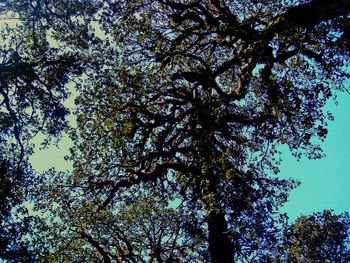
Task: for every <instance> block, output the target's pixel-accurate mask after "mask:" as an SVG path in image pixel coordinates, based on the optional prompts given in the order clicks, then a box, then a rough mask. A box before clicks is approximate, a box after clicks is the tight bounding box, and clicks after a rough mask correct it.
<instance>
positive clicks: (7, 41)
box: [0, 1, 81, 262]
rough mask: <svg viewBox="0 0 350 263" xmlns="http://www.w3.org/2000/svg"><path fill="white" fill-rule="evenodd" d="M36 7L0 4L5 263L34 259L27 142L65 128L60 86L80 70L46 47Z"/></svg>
mask: <svg viewBox="0 0 350 263" xmlns="http://www.w3.org/2000/svg"><path fill="white" fill-rule="evenodd" d="M36 7H37V6H36V5H35V4H34V5H32V3H30V2H24V1H19V2H18V1H2V2H1V3H0V20H1V25H0V34H1V42H0V156H1V157H0V200H1V201H0V202H1V203H0V229H1V230H0V244H1V246H0V259H6V260H8V261H9V262H19V261H23V262H28V261H30V260H32V259H33V255H32V251H30V250H31V249H30V248H29V247H28V246H27V245H28V244H27V242H26V241H25V240H24V238H25V236H26V235H28V234H30V231H31V229H30V228H29V226H30V222H29V221H30V219H31V217H30V216H29V214H28V211H27V208H26V207H25V206H24V201H28V198H29V195H28V189H29V186H30V185H31V184H32V180H33V177H34V172H33V170H32V169H31V167H30V164H28V157H29V155H30V154H31V153H32V147H33V146H32V145H31V140H32V139H33V138H34V137H35V136H36V135H37V134H39V133H44V134H47V135H49V136H50V137H51V138H49V139H52V137H57V136H59V135H60V134H61V132H62V130H63V129H64V128H65V127H66V124H67V123H66V116H67V114H68V110H67V109H66V108H65V107H64V106H63V104H62V103H63V101H64V99H66V98H67V97H68V93H69V92H68V90H67V89H66V88H65V85H66V84H67V83H68V82H69V81H70V76H72V75H73V74H74V75H76V74H79V72H80V70H81V65H80V64H79V63H77V61H75V59H74V54H72V53H71V52H68V51H67V50H63V49H59V48H52V47H51V46H50V45H49V42H48V39H47V38H46V35H45V34H46V33H47V31H45V27H44V26H43V25H42V24H39V23H37V22H38V21H37V15H36V12H35V9H36ZM10 21H11V22H12V21H15V23H16V25H15V26H14V25H9V22H10ZM29 199H30V198H29Z"/></svg>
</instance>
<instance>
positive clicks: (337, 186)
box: [30, 93, 350, 221]
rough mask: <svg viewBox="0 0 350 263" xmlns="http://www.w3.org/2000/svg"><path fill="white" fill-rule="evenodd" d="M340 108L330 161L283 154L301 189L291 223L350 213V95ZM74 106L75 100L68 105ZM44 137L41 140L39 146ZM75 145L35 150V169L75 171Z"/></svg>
mask: <svg viewBox="0 0 350 263" xmlns="http://www.w3.org/2000/svg"><path fill="white" fill-rule="evenodd" d="M337 101H338V104H337V105H335V103H334V102H332V101H330V102H329V103H328V105H327V106H326V107H327V109H329V110H330V111H331V112H332V113H333V115H334V118H335V120H334V121H333V122H331V123H330V124H329V130H328V137H327V139H326V141H325V142H324V143H323V144H322V148H323V149H324V153H325V155H326V157H324V158H323V159H319V160H308V159H306V158H302V159H301V160H300V161H297V160H296V159H295V158H294V157H293V156H292V155H291V154H290V153H289V152H288V151H287V150H284V151H283V155H282V158H283V162H282V165H281V169H280V170H281V172H280V175H279V176H281V177H282V178H290V177H291V178H295V179H298V180H299V181H300V182H301V185H300V186H299V187H298V188H296V189H294V190H293V191H292V192H291V193H290V195H289V200H288V202H287V203H286V205H285V206H284V207H283V208H282V210H281V211H282V212H287V214H288V215H289V218H290V220H291V221H294V220H295V219H296V218H297V217H298V216H300V215H302V214H304V215H307V214H311V213H314V212H317V211H322V210H324V209H334V211H335V213H337V214H338V213H341V212H345V211H349V212H350V136H349V135H350V94H347V93H340V94H339V96H338V99H337ZM68 104H70V105H72V100H70V101H68ZM43 138H44V137H42V138H40V137H38V138H37V140H36V141H37V142H38V143H39V142H40V141H41V140H42V139H43ZM71 146H72V142H71V141H70V140H68V139H64V140H62V141H61V142H60V143H59V148H56V147H54V146H52V147H50V148H49V149H46V150H39V149H38V148H39V147H38V148H37V149H36V150H35V154H34V155H33V156H32V157H31V158H30V161H31V163H32V165H33V167H34V168H35V169H36V170H37V171H39V172H42V171H45V170H47V169H49V168H51V167H55V169H57V170H62V171H65V170H69V169H71V165H72V164H71V163H66V162H65V160H64V156H65V155H66V154H68V150H69V148H70V147H71Z"/></svg>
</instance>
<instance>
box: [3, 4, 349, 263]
mask: <svg viewBox="0 0 350 263" xmlns="http://www.w3.org/2000/svg"><path fill="white" fill-rule="evenodd" d="M349 13H350V4H349V3H348V2H347V1H342V0H333V1H327V0H312V1H302V0H300V1H274V0H260V1H253V0H244V1H235V0H202V1H199V0H196V1H195V0H188V1H186V0H181V1H180V0H156V1H154V0H152V1H151V0H135V1H127V0H104V1H102V0H89V1H84V0H78V1H73V0H64V1H59V2H57V1H51V0H36V1H13V0H6V1H2V3H1V4H0V14H1V15H2V17H4V19H15V20H16V21H18V23H17V24H16V26H14V27H10V26H4V27H3V28H2V32H1V34H2V39H3V44H2V45H1V46H0V52H1V53H0V54H1V61H0V62H1V63H0V76H1V82H0V94H1V97H0V98H1V104H0V107H1V111H0V120H1V123H0V128H1V131H0V146H1V148H0V150H1V151H2V152H4V154H3V155H4V157H3V158H4V161H2V160H1V161H2V162H1V167H5V168H6V167H7V164H6V160H12V162H13V163H14V167H15V168H14V169H16V170H17V174H21V175H22V174H28V176H27V177H28V178H24V177H23V176H17V175H12V174H8V173H5V172H4V173H2V172H1V173H0V176H3V175H2V174H6V177H4V178H5V179H2V177H0V180H4V183H3V184H2V185H4V186H1V188H0V190H1V191H0V195H4V196H9V197H11V196H12V192H11V191H12V190H8V189H10V188H8V187H7V186H6V185H7V183H6V182H7V181H6V180H9V182H11V183H13V182H17V181H18V182H21V180H22V181H23V182H24V186H23V189H25V192H26V194H23V195H25V196H23V197H21V195H20V194H19V192H20V191H21V190H16V191H19V192H18V193H17V194H15V195H16V197H17V198H19V199H22V200H23V198H27V200H29V202H31V203H32V204H34V209H35V211H36V213H42V216H36V217H34V216H31V217H30V218H31V220H30V222H29V223H28V224H30V229H31V233H29V236H30V238H29V239H27V241H28V242H29V244H30V245H29V246H31V250H32V251H33V252H32V253H33V255H35V256H34V257H35V258H36V259H37V260H39V261H41V260H42V261H45V260H49V261H51V262H58V261H59V262H70V261H74V260H77V261H79V262H80V261H82V262H94V261H99V260H103V261H104V262H111V261H112V260H114V261H116V262H169V263H170V262H211V263H219V262H220V263H226V262H227V263H228V262H271V261H272V260H274V259H276V258H277V256H278V255H281V253H282V256H281V258H282V259H283V258H284V259H285V258H286V257H287V256H286V254H283V251H285V250H286V248H288V249H289V250H288V251H291V253H292V254H291V255H292V257H296V258H298V260H299V259H301V258H303V257H305V258H310V260H315V259H314V258H313V257H314V256H316V254H317V253H318V252H315V251H313V252H310V253H309V252H304V250H300V249H301V246H302V242H304V241H301V240H299V239H298V238H299V237H300V235H301V233H303V231H306V232H307V231H308V230H307V229H308V228H309V227H310V224H308V222H307V221H308V220H311V217H310V218H308V217H302V218H300V219H298V220H299V221H298V220H297V222H296V223H295V224H294V225H293V226H291V228H290V226H288V223H287V218H286V215H284V214H280V213H279V211H278V209H279V208H280V207H281V206H282V205H283V204H284V203H285V202H286V201H287V198H288V193H289V191H290V190H291V189H293V188H294V187H296V186H297V185H298V182H296V181H294V180H292V179H290V180H283V179H280V178H279V177H278V174H279V165H280V162H281V156H280V152H279V149H280V146H281V145H287V146H288V147H289V149H290V151H291V152H292V153H293V154H294V155H295V156H296V158H300V157H301V156H302V155H305V156H307V157H308V158H313V159H317V158H321V157H322V150H321V147H320V143H321V142H322V141H323V140H324V139H325V138H326V135H327V124H328V121H330V120H332V115H331V113H329V112H325V110H324V109H323V106H324V105H325V103H326V102H327V101H328V100H329V99H330V98H332V96H334V95H335V94H336V93H337V92H339V91H344V90H345V85H344V82H345V81H346V80H347V79H348V77H349V74H348V69H347V67H348V66H349V65H348V61H349V51H350V46H349V41H350V40H349V37H350V36H349V27H350V20H349V18H348V15H349ZM68 85H71V86H73V87H74V89H75V92H74V94H71V96H76V100H75V104H76V108H75V109H74V111H73V112H72V114H73V115H74V116H75V117H76V121H77V125H71V126H68V123H67V116H68V114H69V109H67V108H65V107H64V105H63V102H64V100H65V99H66V98H67V97H68V96H69V89H68ZM63 129H66V132H67V133H68V134H69V136H70V137H71V139H72V140H73V142H74V146H73V148H72V149H71V153H70V155H69V157H68V158H69V159H70V160H71V161H73V163H74V169H73V171H69V172H66V173H60V172H56V171H55V170H50V171H47V172H46V173H44V174H42V175H34V174H33V172H32V171H31V169H30V166H28V164H27V158H28V156H29V154H31V150H32V145H30V143H31V140H32V138H34V136H35V135H36V134H38V133H45V134H47V135H48V138H53V137H59V136H60V135H61V132H62V131H63ZM9 148H11V149H13V150H12V153H11V154H10V153H9V150H8V149H9ZM13 154H14V155H15V156H13ZM13 160H14V161H13ZM2 163H4V164H3V165H2ZM5 168H4V169H5ZM1 169H2V168H1ZM6 169H7V168H6ZM1 171H2V170H1ZM6 178H7V179H6ZM1 182H2V181H1ZM10 185H11V184H10ZM14 187H16V189H21V187H22V186H21V185H20V184H16V186H14ZM2 189H4V190H2ZM14 189H15V188H14ZM14 191H15V190H14ZM6 200H7V199H6ZM8 200H10V199H8ZM3 204H4V205H3V206H4V207H6V206H7V205H8V203H6V202H4V203H3ZM1 205H2V204H1ZM13 205H14V204H12V205H10V206H13ZM3 206H1V207H0V208H2V207H3ZM1 211H2V210H0V212H1ZM4 211H5V210H4ZM6 211H9V208H6ZM27 216H28V215H27ZM323 216H324V218H325V219H324V220H333V219H332V218H334V220H335V221H337V220H338V217H337V216H335V215H331V213H330V212H328V214H327V213H326V212H324V214H323ZM319 217H320V218H321V217H322V215H319ZM25 218H27V217H25ZM339 218H340V217H339ZM0 220H3V219H2V217H0ZM320 220H321V219H320ZM304 221H305V222H304ZM314 224H315V227H318V225H317V223H314ZM316 225H317V226H316ZM299 228H300V229H299ZM288 229H289V230H290V229H292V230H290V231H289V230H288ZM335 231H338V230H335ZM288 233H289V234H288ZM291 233H292V234H291ZM0 234H2V233H1V232H0ZM294 234H295V238H292V239H290V240H291V241H290V242H292V244H289V243H288V244H287V245H286V243H285V240H286V239H287V238H288V235H292V236H293V235H294ZM0 237H1V236H0ZM333 237H334V238H335V239H337V238H338V237H337V236H336V235H334V236H332V238H333ZM303 240H304V239H303ZM306 242H307V241H306ZM310 242H311V241H310ZM313 242H314V243H315V242H316V243H317V242H318V241H312V242H311V243H313ZM322 242H323V241H322ZM324 242H328V241H324ZM317 244H318V243H317ZM325 244H326V243H325ZM327 244H328V243H327ZM318 246H321V245H318ZM325 246H327V245H325ZM9 247H14V245H9ZM310 249H311V250H312V248H311V246H310ZM327 249H328V247H327ZM334 251H336V250H334ZM334 251H333V250H330V249H329V251H328V252H329V253H335V252H334ZM288 253H289V252H288ZM0 256H1V254H0ZM317 257H323V255H320V254H317ZM276 260H277V259H276ZM332 260H334V259H333V258H332V259H330V262H333V261H332Z"/></svg>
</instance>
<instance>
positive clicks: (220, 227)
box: [207, 211, 235, 263]
mask: <svg viewBox="0 0 350 263" xmlns="http://www.w3.org/2000/svg"><path fill="white" fill-rule="evenodd" d="M207 222H208V232H209V240H208V241H209V255H210V262H211V263H232V262H234V255H235V249H234V247H233V244H232V241H231V240H230V238H229V237H228V234H227V230H228V229H227V222H226V220H225V216H224V214H223V213H222V211H212V212H210V213H209V215H208V218H207Z"/></svg>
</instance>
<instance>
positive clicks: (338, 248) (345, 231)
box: [287, 210, 350, 262]
mask: <svg viewBox="0 0 350 263" xmlns="http://www.w3.org/2000/svg"><path fill="white" fill-rule="evenodd" d="M289 234H290V238H289V240H288V241H287V242H288V245H287V255H288V259H289V260H291V262H348V261H349V260H350V258H349V257H350V256H349V255H350V251H349V242H350V240H349V238H350V217H349V214H348V213H342V214H340V215H335V214H334V213H333V212H332V211H329V210H325V211H323V212H318V213H314V214H313V215H309V216H302V217H299V218H298V219H297V220H296V221H295V223H294V224H293V225H292V226H291V229H290V233H289Z"/></svg>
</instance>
